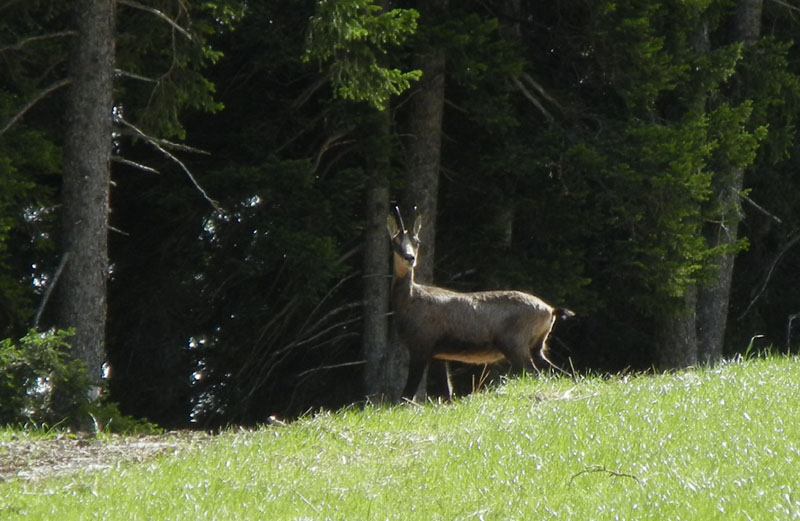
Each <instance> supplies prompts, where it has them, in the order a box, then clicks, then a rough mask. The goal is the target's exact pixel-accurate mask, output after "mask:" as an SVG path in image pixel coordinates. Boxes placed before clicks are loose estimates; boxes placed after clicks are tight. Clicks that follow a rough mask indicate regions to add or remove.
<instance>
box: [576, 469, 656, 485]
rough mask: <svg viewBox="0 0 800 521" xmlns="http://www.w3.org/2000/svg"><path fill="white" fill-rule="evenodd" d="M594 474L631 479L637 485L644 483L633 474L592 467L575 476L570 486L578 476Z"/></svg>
mask: <svg viewBox="0 0 800 521" xmlns="http://www.w3.org/2000/svg"><path fill="white" fill-rule="evenodd" d="M594 472H604V473H606V474H609V475H611V476H616V477H619V478H630V479H633V480H636V482H637V483H641V482H642V480H640V479H639V478H637V477H636V476H634V475H633V474H626V473H624V472H615V471H613V470H608V469H607V468H606V467H605V466H604V465H593V466H591V467H586V468H585V469H583V470H582V471H580V472H577V473H575V474H573V475H572V477H571V478H569V485H570V486H572V482H573V481H575V478H577V477H578V476H581V475H583V474H591V473H594Z"/></svg>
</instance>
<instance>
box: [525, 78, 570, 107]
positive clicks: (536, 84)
mask: <svg viewBox="0 0 800 521" xmlns="http://www.w3.org/2000/svg"><path fill="white" fill-rule="evenodd" d="M520 77H521V78H522V79H523V80H525V81H526V82H527V83H528V85H530V86H531V87H533V88H534V89H536V92H538V93H539V95H540V96H542V97H543V98H544V99H546V100H547V101H549V102H550V103H552V104H553V105H554V106H555V107H556V108H557V109H558V110H561V111H562V112H563V110H562V109H561V105H559V104H558V102H557V101H556V100H555V98H554V97H552V96H551V95H550V94H548V93H547V91H546V90H544V87H542V86H541V85H540V84H539V82H537V81H536V80H534V79H533V78H532V77H531V75H530V74H528V73H527V72H523V73H522V74H520Z"/></svg>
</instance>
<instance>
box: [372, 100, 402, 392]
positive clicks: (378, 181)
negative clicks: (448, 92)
mask: <svg viewBox="0 0 800 521" xmlns="http://www.w3.org/2000/svg"><path fill="white" fill-rule="evenodd" d="M386 118H387V119H388V114H386ZM387 125H388V123H387ZM387 132H388V129H387ZM381 165H382V166H383V167H385V168H387V169H388V161H380V162H379V164H378V165H376V166H375V167H374V169H373V172H372V175H371V179H370V181H369V183H370V185H369V186H368V188H367V194H366V218H367V225H366V229H365V234H364V235H365V236H364V308H363V332H362V333H363V334H362V352H363V356H364V360H365V361H366V366H365V368H364V391H365V394H366V395H367V396H368V397H370V398H371V399H373V400H375V401H382V400H383V399H384V398H388V399H393V398H394V397H395V396H399V395H400V391H401V390H402V388H403V387H402V386H403V384H404V381H403V375H404V367H405V366H404V365H403V363H402V360H401V359H400V360H398V358H399V356H398V353H396V352H395V351H399V349H393V345H392V342H390V337H389V312H390V306H389V302H390V299H391V278H390V275H389V269H390V268H389V257H390V255H391V251H390V248H389V237H388V235H387V232H386V216H387V215H389V181H388V176H387V173H386V170H384V169H383V168H382V167H381Z"/></svg>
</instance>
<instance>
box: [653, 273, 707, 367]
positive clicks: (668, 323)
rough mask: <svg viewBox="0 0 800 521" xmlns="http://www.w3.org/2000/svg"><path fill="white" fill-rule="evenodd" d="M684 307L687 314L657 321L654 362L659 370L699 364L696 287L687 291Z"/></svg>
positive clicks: (691, 287)
mask: <svg viewBox="0 0 800 521" xmlns="http://www.w3.org/2000/svg"><path fill="white" fill-rule="evenodd" d="M684 305H685V308H686V309H687V310H688V311H687V312H685V313H681V314H680V315H677V316H667V317H661V318H659V320H657V324H656V338H655V340H654V344H655V353H654V356H653V359H654V360H653V362H654V364H655V366H656V367H658V368H659V369H681V368H683V367H689V366H692V365H695V364H696V363H697V331H696V329H695V322H696V320H695V307H696V305H697V290H696V288H695V287H694V286H690V287H689V288H687V289H686V294H685V295H684Z"/></svg>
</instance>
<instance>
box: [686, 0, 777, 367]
mask: <svg viewBox="0 0 800 521" xmlns="http://www.w3.org/2000/svg"><path fill="white" fill-rule="evenodd" d="M762 6H763V0H739V2H738V4H737V7H736V16H735V19H734V24H733V34H732V39H733V41H734V42H741V43H742V44H743V45H745V46H749V45H752V44H753V43H755V41H756V40H758V38H759V36H760V34H761V10H762ZM743 187H744V169H742V168H741V167H738V166H732V167H731V168H730V170H729V171H728V172H720V173H718V174H717V176H716V177H715V178H714V179H713V181H712V189H713V191H714V195H715V200H714V202H715V203H716V204H717V205H718V206H719V208H720V210H721V216H720V219H719V222H718V223H712V224H709V225H708V226H707V228H706V239H707V240H708V243H709V246H711V247H716V246H730V245H733V244H734V243H735V242H736V241H737V239H738V228H739V222H740V221H741V219H742V210H741V202H740V199H739V193H740V192H741V191H742V188H743ZM734 257H735V254H733V253H725V254H723V255H721V256H720V257H719V258H718V259H717V263H718V266H719V267H718V270H717V272H716V275H715V277H714V279H713V280H712V281H711V283H710V284H709V285H708V286H705V287H702V288H700V290H699V291H698V302H697V320H698V324H697V330H698V331H697V339H698V351H699V352H698V360H699V361H700V362H701V363H709V364H713V363H714V362H716V361H717V360H719V359H721V358H722V355H723V349H724V344H725V330H726V328H727V321H728V304H729V302H730V294H731V282H732V280H733V266H734Z"/></svg>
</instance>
